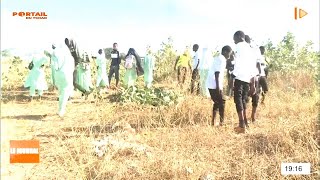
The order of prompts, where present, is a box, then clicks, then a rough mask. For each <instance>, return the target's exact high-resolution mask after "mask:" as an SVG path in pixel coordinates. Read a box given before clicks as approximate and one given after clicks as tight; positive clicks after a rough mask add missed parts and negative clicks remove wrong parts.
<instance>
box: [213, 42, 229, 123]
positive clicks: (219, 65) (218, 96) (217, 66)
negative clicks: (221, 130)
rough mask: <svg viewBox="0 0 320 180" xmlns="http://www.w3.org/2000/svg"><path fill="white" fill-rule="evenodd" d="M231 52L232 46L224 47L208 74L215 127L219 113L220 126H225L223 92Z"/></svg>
mask: <svg viewBox="0 0 320 180" xmlns="http://www.w3.org/2000/svg"><path fill="white" fill-rule="evenodd" d="M231 52H232V49H231V47H230V46H224V47H223V48H222V50H221V54H220V55H219V56H218V57H216V58H215V59H214V60H213V62H212V64H211V67H210V69H209V73H208V79H207V87H208V89H209V93H210V96H211V99H212V101H213V103H214V104H213V108H212V123H211V124H212V125H213V126H214V124H215V118H216V115H217V112H218V111H219V115H220V126H222V125H223V124H224V108H225V99H224V98H223V93H222V90H223V80H224V74H225V70H226V63H227V59H229V58H230V55H231Z"/></svg>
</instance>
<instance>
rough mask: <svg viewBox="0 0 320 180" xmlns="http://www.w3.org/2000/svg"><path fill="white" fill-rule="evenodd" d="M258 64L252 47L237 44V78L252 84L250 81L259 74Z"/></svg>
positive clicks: (235, 72) (241, 43) (235, 71)
mask: <svg viewBox="0 0 320 180" xmlns="http://www.w3.org/2000/svg"><path fill="white" fill-rule="evenodd" d="M256 64H257V60H256V57H255V55H254V53H253V51H252V48H251V47H250V45H249V44H248V43H246V42H240V43H238V44H236V49H235V64H234V70H233V74H234V75H235V76H236V77H235V78H236V79H238V80H240V81H243V82H247V83H250V79H251V78H252V77H254V76H255V75H256V74H257V66H256Z"/></svg>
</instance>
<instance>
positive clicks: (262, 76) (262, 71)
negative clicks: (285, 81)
mask: <svg viewBox="0 0 320 180" xmlns="http://www.w3.org/2000/svg"><path fill="white" fill-rule="evenodd" d="M259 49H260V53H261V58H260V63H259V65H260V66H259V67H258V68H259V74H260V78H259V85H260V87H261V88H262V100H261V103H262V104H264V100H265V96H266V93H267V92H268V90H269V88H268V83H267V74H266V71H265V70H266V66H267V61H266V57H265V55H264V53H265V48H264V46H260V47H259Z"/></svg>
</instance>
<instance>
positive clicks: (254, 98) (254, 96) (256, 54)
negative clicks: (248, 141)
mask: <svg viewBox="0 0 320 180" xmlns="http://www.w3.org/2000/svg"><path fill="white" fill-rule="evenodd" d="M245 41H246V42H247V43H248V44H249V45H250V47H251V48H252V52H253V54H254V57H255V59H256V74H255V78H254V83H255V87H256V92H255V93H254V94H252V95H251V98H252V99H251V101H252V112H251V121H252V122H253V123H254V122H255V120H256V112H257V108H258V104H259V98H260V86H259V76H260V74H261V69H260V61H261V60H260V59H261V55H260V50H259V49H257V48H255V47H254V46H252V45H251V38H250V36H249V35H246V36H245ZM257 51H259V52H257ZM247 102H249V98H248V100H247Z"/></svg>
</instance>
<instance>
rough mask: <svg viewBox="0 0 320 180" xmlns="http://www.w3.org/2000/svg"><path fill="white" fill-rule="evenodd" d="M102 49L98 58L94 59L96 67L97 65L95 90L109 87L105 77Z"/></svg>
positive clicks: (105, 67) (105, 66)
mask: <svg viewBox="0 0 320 180" xmlns="http://www.w3.org/2000/svg"><path fill="white" fill-rule="evenodd" d="M102 52H103V51H102V49H99V51H98V56H97V58H96V65H97V82H96V87H97V88H105V87H109V80H108V76H107V59H106V57H105V55H104V53H102Z"/></svg>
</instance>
